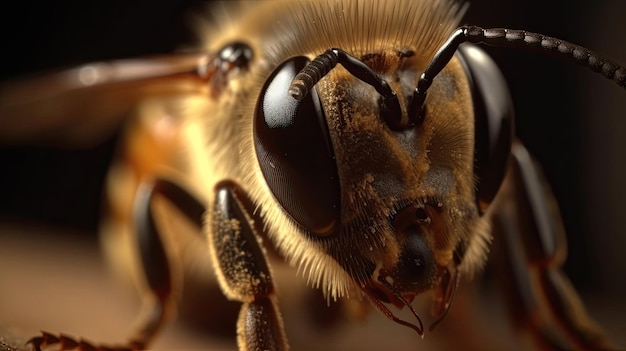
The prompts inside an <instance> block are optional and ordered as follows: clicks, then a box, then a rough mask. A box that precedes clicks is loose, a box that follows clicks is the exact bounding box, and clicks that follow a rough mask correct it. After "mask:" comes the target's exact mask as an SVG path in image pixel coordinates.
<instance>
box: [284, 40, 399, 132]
mask: <svg viewBox="0 0 626 351" xmlns="http://www.w3.org/2000/svg"><path fill="white" fill-rule="evenodd" d="M337 63H340V64H341V65H342V66H343V67H344V68H345V69H346V70H348V72H350V74H352V75H353V76H355V77H356V78H358V79H359V80H361V81H363V82H365V83H367V84H369V85H371V86H372V87H374V89H376V91H377V92H378V93H379V94H380V95H381V96H382V97H383V101H382V103H381V115H382V116H383V118H384V120H385V122H386V123H387V124H388V125H389V126H390V127H392V128H394V129H401V128H403V126H401V119H402V110H401V109H400V102H399V100H398V96H397V95H396V93H395V92H394V91H393V90H392V89H391V87H390V86H389V83H387V81H385V80H384V79H382V78H381V77H379V76H378V75H377V74H376V73H375V72H374V71H372V69H371V68H369V67H368V66H367V65H366V64H364V63H363V62H361V61H359V60H358V59H357V58H355V57H353V56H351V55H350V54H348V53H347V52H345V51H343V50H341V49H337V48H332V49H328V50H326V52H324V53H323V54H321V55H319V56H317V57H316V58H315V59H313V61H311V62H309V63H308V64H307V65H306V66H305V67H304V68H302V70H301V71H300V72H299V73H298V74H297V75H296V76H295V77H294V79H293V81H292V82H291V85H290V86H289V95H291V96H292V97H293V98H294V99H296V100H298V101H301V100H302V99H304V97H305V96H306V95H307V94H308V93H309V91H310V90H311V89H313V87H314V86H315V84H317V82H319V81H320V79H322V78H323V77H324V76H326V75H327V74H328V72H330V71H331V70H332V69H333V68H335V66H337Z"/></svg>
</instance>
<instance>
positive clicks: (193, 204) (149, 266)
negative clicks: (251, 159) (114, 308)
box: [28, 179, 205, 351]
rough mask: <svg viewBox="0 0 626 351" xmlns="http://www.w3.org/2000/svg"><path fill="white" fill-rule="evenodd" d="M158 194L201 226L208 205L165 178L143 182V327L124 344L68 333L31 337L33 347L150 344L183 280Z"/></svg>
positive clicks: (130, 350)
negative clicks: (158, 211) (158, 217)
mask: <svg viewBox="0 0 626 351" xmlns="http://www.w3.org/2000/svg"><path fill="white" fill-rule="evenodd" d="M155 196H162V197H164V198H166V199H167V200H168V201H169V202H171V203H172V204H173V205H175V206H176V207H177V208H179V209H180V210H181V213H183V214H184V215H185V216H187V217H188V218H189V219H190V220H191V221H192V223H195V224H196V225H197V226H198V228H200V227H201V225H202V218H203V214H204V212H205V206H204V205H202V204H201V203H200V202H199V201H198V200H197V199H196V198H195V197H194V196H192V195H191V194H190V193H189V192H187V190H185V189H183V188H182V187H180V186H179V185H177V184H176V183H173V182H171V181H168V180H165V179H157V180H155V181H150V182H143V183H142V184H141V186H140V187H139V188H138V190H137V195H136V199H135V205H134V216H135V217H134V220H135V225H136V230H135V234H136V236H137V243H138V245H137V246H138V248H139V260H140V262H141V267H142V271H143V273H144V277H145V283H146V285H147V288H148V289H147V290H148V292H147V294H146V296H145V297H144V307H143V308H144V310H143V311H142V312H144V313H143V314H142V317H143V318H142V319H140V321H139V328H138V329H137V331H136V332H135V333H134V334H132V335H131V337H130V339H129V341H128V343H127V344H126V345H121V346H109V345H106V346H105V345H95V344H93V343H91V342H88V341H85V340H75V339H73V338H72V337H69V336H66V335H59V336H57V335H53V334H50V333H46V332H43V333H42V335H40V336H37V337H34V338H32V339H30V340H29V341H28V344H30V345H31V346H32V348H33V350H36V351H39V350H42V349H44V348H46V347H47V346H49V345H56V346H58V349H59V350H79V351H82V350H89V351H101V350H102V351H135V350H143V349H145V348H147V347H148V345H149V344H150V342H151V341H152V340H153V339H154V337H155V336H156V335H157V333H158V332H159V331H160V330H161V328H162V327H163V326H164V325H165V324H166V323H167V321H168V320H169V319H170V317H171V316H172V314H173V312H174V310H175V292H176V291H177V290H178V285H179V283H178V282H177V281H176V279H173V278H174V277H179V276H180V274H179V272H172V270H176V269H177V266H176V265H172V264H171V263H170V259H169V257H168V256H169V255H168V252H167V248H166V245H165V242H164V241H163V239H164V238H163V237H162V236H161V234H160V233H159V230H158V228H157V225H156V222H155V219H154V216H153V213H152V209H151V205H152V203H153V201H154V198H155Z"/></svg>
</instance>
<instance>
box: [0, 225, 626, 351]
mask: <svg viewBox="0 0 626 351" xmlns="http://www.w3.org/2000/svg"><path fill="white" fill-rule="evenodd" d="M52 235H54V236H55V237H57V238H59V240H50V236H52ZM63 238H65V236H64V235H63V234H62V233H60V232H51V231H42V230H40V229H36V228H26V229H24V228H18V227H15V226H12V225H7V224H3V225H2V226H1V227H0V257H1V259H2V264H1V265H0V277H2V289H0V326H1V327H0V341H2V339H1V338H7V337H8V336H10V335H16V336H18V337H20V338H22V341H23V340H26V339H27V338H29V337H32V336H37V335H38V332H39V330H45V331H48V332H51V333H64V334H66V335H69V336H74V337H83V338H85V339H87V340H90V341H93V342H95V343H98V342H100V343H106V344H113V345H115V344H119V343H121V342H123V341H124V340H125V339H124V338H125V337H126V336H128V334H130V332H131V331H132V329H131V327H132V326H133V321H134V320H135V318H136V317H137V316H136V314H137V313H138V311H139V300H138V298H137V296H136V294H134V293H133V292H132V289H128V287H124V284H119V281H117V280H116V279H113V277H112V276H111V275H110V274H109V272H108V270H107V269H106V267H105V265H104V262H103V260H102V258H101V255H100V253H99V250H98V248H97V246H96V245H95V244H96V243H95V242H94V241H90V240H68V239H66V238H65V239H63ZM274 273H275V275H276V278H277V279H276V280H277V285H278V290H279V294H280V298H281V300H280V302H281V308H282V311H283V314H284V317H285V324H286V328H287V333H288V336H289V338H290V342H291V346H292V348H293V349H294V350H320V349H324V350H372V351H373V350H382V349H388V348H389V347H392V348H393V349H394V350H414V349H420V350H432V349H459V348H463V349H466V350H503V349H507V350H528V349H531V347H532V344H531V343H530V342H529V340H528V339H527V338H526V337H525V336H524V334H523V332H522V333H518V332H515V331H514V330H515V329H514V328H513V327H512V326H511V324H510V322H509V320H508V318H507V315H506V307H505V305H504V304H503V302H502V295H500V294H498V293H496V292H494V286H493V284H491V283H485V282H484V280H483V279H481V278H479V279H477V280H476V281H475V283H473V284H463V285H462V286H461V287H460V289H459V291H458V294H457V299H456V301H455V304H454V306H453V308H452V310H451V312H450V314H449V315H448V317H447V318H446V319H445V320H444V322H443V323H442V325H440V326H439V327H438V328H437V329H435V330H434V331H433V332H428V331H426V335H425V338H424V340H420V338H419V337H418V336H417V335H416V334H415V333H414V332H413V331H411V330H410V329H408V328H405V327H403V326H400V325H397V324H395V323H393V322H391V321H388V320H386V319H385V318H384V317H382V315H381V314H380V313H378V312H377V311H371V313H370V317H369V318H368V319H367V320H366V321H351V320H348V319H347V318H345V317H344V316H343V315H338V314H336V313H334V312H336V308H337V307H338V305H337V304H332V305H331V308H327V307H325V306H324V303H323V302H322V301H321V300H320V299H317V298H315V297H317V296H318V295H316V290H313V289H310V288H308V287H306V286H305V285H304V281H303V279H302V278H301V277H296V276H295V275H294V271H293V270H291V269H286V268H285V267H281V266H275V269H274ZM200 285H202V284H200ZM189 290H192V289H189ZM204 294H205V295H204V296H201V297H199V298H195V301H193V304H195V305H194V306H191V307H192V308H191V310H192V311H195V312H189V309H185V310H183V311H181V313H180V314H181V318H180V319H181V320H182V321H178V322H176V323H172V324H171V325H169V326H168V327H167V328H166V329H165V331H164V332H163V333H162V335H160V336H159V337H158V338H157V340H156V341H155V343H154V345H153V349H154V350H174V349H176V350H183V349H184V350H191V349H207V348H210V349H211V350H233V349H235V348H236V347H235V343H234V341H235V339H234V335H233V333H234V326H235V325H234V318H235V315H236V312H237V306H236V305H232V306H231V305H227V304H225V302H224V301H223V298H222V297H220V296H219V294H216V295H213V294H206V291H205V292H204ZM595 294H597V295H595V296H589V295H587V296H585V298H586V300H587V301H588V302H589V307H590V310H591V313H592V314H593V315H594V316H595V317H597V319H598V321H599V322H601V323H602V324H603V325H604V326H606V328H607V330H608V331H609V333H610V334H611V336H612V337H613V339H614V340H615V341H616V342H617V343H618V344H619V345H626V340H624V334H623V326H624V319H625V318H626V317H624V316H626V309H625V308H624V304H623V303H622V301H621V300H620V299H619V297H618V296H613V295H611V294H610V293H609V294H607V293H604V292H595ZM192 295H193V294H191V295H186V296H192ZM596 297H597V298H596ZM187 302H189V301H187ZM423 302H424V303H418V304H416V308H417V310H418V312H419V313H420V314H421V316H422V318H423V319H424V321H425V324H426V325H427V326H428V325H429V324H430V323H429V321H432V319H431V318H430V317H429V316H428V314H429V305H428V303H429V298H425V299H423ZM216 304H218V305H222V306H221V307H220V306H215V305H216ZM205 305H206V306H209V307H206V306H205ZM210 306H213V307H210ZM223 306H229V307H228V308H224V307H223ZM231 307H232V308H231ZM333 308H335V310H333ZM211 310H212V311H213V315H211V316H206V315H204V313H205V312H206V311H211ZM207 313H210V312H207ZM194 314H195V316H194ZM402 316H403V318H407V319H408V320H411V319H410V318H411V317H410V315H406V314H403V315H402ZM205 317H210V318H209V319H212V320H213V321H217V323H206V322H202V323H204V324H202V325H198V323H200V322H198V321H199V320H205V319H206V318H205ZM190 319H194V320H196V322H195V323H191V322H190ZM18 340H19V339H18ZM0 345H2V344H0ZM14 346H16V345H14ZM17 346H20V345H17ZM0 350H2V349H1V348H0ZM6 350H12V349H11V348H6ZM2 351H5V350H2Z"/></svg>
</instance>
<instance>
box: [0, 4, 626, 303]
mask: <svg viewBox="0 0 626 351" xmlns="http://www.w3.org/2000/svg"><path fill="white" fill-rule="evenodd" d="M201 4H202V3H200V2H198V1H191V0H185V1H171V2H152V1H145V0H144V1H134V2H127V1H123V0H109V1H100V0H98V1H90V2H82V1H70V2H64V3H63V5H58V4H55V3H49V2H41V3H39V4H37V3H35V4H32V3H26V2H23V3H18V2H12V3H5V4H4V5H1V6H2V10H1V11H0V13H1V15H0V26H1V27H0V33H2V36H1V37H2V41H1V42H0V45H1V46H2V50H1V51H2V54H1V55H0V57H1V60H2V65H1V66H0V79H1V80H6V79H9V78H13V77H19V76H22V75H26V74H32V73H35V72H40V71H45V70H50V69H54V68H62V67H71V66H73V65H77V64H80V63H84V62H89V61H95V60H103V59H113V58H124V57H133V56H141V55H146V54H152V53H167V52H171V51H173V50H174V49H175V48H176V47H178V46H179V44H180V43H188V42H190V41H193V36H190V35H189V34H190V33H191V31H190V28H189V26H187V25H186V23H187V22H186V20H185V18H186V17H185V16H186V14H188V13H189V12H190V11H197V10H201V9H203V8H204V7H203V6H202V5H201ZM624 7H625V5H624V1H621V0H612V1H604V2H602V3H601V4H600V3H599V2H594V1H544V0H527V1H497V0H482V1H481V0H477V1H474V2H473V3H472V4H471V6H470V10H469V13H468V15H467V16H466V21H465V22H466V23H468V24H476V25H479V26H483V27H509V28H516V29H527V30H530V31H534V32H540V33H544V34H548V35H551V36H555V37H560V38H564V39H567V40H570V41H573V42H575V43H578V44H581V45H583V46H587V47H590V48H592V49H595V50H598V51H599V52H601V53H604V54H606V55H608V56H611V57H613V58H615V59H617V60H618V61H621V62H626V49H625V47H624V45H623V43H624V42H625V41H626V34H624V33H626V29H624V23H623V22H624V21H623V18H621V15H622V14H624V13H626V9H625V8H624ZM619 26H621V29H620V28H619ZM489 52H490V53H491V54H492V55H493V56H494V58H495V59H496V61H497V62H498V63H499V64H500V66H501V68H502V69H503V71H504V72H505V75H506V77H507V80H508V81H509V83H510V84H511V91H512V93H513V95H514V100H515V102H516V111H517V116H518V119H517V131H518V135H519V136H520V138H521V139H522V140H523V141H524V143H525V144H526V145H527V147H528V148H529V149H530V150H531V152H532V153H533V154H534V155H535V156H536V157H537V159H538V160H539V161H540V162H541V163H542V164H543V166H544V169H545V172H546V175H547V177H548V179H549V180H550V182H551V184H552V185H553V188H554V191H555V193H556V195H557V198H558V201H559V204H560V206H561V210H562V214H563V217H564V221H565V225H566V229H567V231H568V233H569V238H570V259H569V261H568V263H567V270H568V272H569V273H570V275H572V276H573V278H574V282H575V283H576V284H577V285H578V286H580V287H581V288H582V289H586V288H590V287H593V286H596V285H597V284H601V286H606V287H607V288H611V289H618V291H619V289H621V291H624V290H626V288H625V287H624V285H623V284H620V283H619V281H620V280H621V279H616V276H618V277H619V276H623V273H622V272H621V270H620V267H622V266H623V265H624V262H623V255H622V254H621V251H622V250H623V249H624V248H626V242H625V241H626V239H625V238H626V236H625V235H624V234H625V230H624V224H622V223H621V222H622V221H621V216H622V213H624V211H623V210H624V207H625V206H624V204H623V203H624V201H623V200H622V199H623V195H626V194H624V193H625V192H626V190H625V188H626V187H625V186H624V185H623V183H622V179H624V175H625V173H626V171H625V170H624V162H623V161H624V155H626V153H625V152H624V147H625V146H624V142H622V141H621V140H622V139H624V138H622V137H621V135H622V134H623V132H624V131H626V126H624V121H623V119H624V118H623V117H624V115H625V114H626V105H625V103H624V100H626V98H625V97H626V95H624V91H622V90H620V89H619V88H617V87H615V86H614V84H613V83H610V82H608V81H605V80H604V78H602V77H600V76H596V75H594V74H592V73H589V72H587V71H585V70H583V69H580V68H578V67H574V66H570V65H563V64H561V63H558V62H554V61H551V60H548V59H543V58H538V57H536V56H534V55H530V54H524V53H519V52H510V51H507V50H501V49H490V50H489ZM114 143H115V136H113V137H111V138H110V140H108V141H106V142H105V143H103V144H102V145H98V146H96V147H93V148H89V149H86V150H61V149H56V148H54V147H35V146H4V147H2V148H0V161H1V163H0V164H1V166H0V218H2V219H5V220H11V221H18V222H21V223H24V224H41V225H44V226H48V225H50V226H57V227H59V226H61V227H70V228H74V229H79V230H81V231H83V232H90V233H93V232H95V230H96V228H97V220H98V215H99V205H100V201H101V199H100V196H101V189H102V181H103V178H104V175H105V172H106V169H107V167H108V163H109V162H110V159H111V155H112V152H113V145H114ZM620 143H621V144H620Z"/></svg>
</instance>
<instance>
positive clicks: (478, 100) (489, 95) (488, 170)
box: [459, 44, 514, 213]
mask: <svg viewBox="0 0 626 351" xmlns="http://www.w3.org/2000/svg"><path fill="white" fill-rule="evenodd" d="M459 52H460V57H461V59H462V62H463V63H464V65H465V71H466V73H467V75H468V77H469V79H470V85H471V89H472V100H473V104H474V118H475V121H474V124H475V134H476V136H475V138H476V139H475V148H476V160H475V163H474V169H475V173H476V176H477V178H478V187H477V190H476V201H477V202H478V207H479V209H480V210H481V212H483V213H484V211H486V209H487V207H488V206H489V204H490V203H491V201H492V200H493V198H494V197H495V196H496V194H497V193H498V190H499V189H500V185H501V184H502V181H503V179H504V175H505V172H506V168H507V163H508V159H509V154H510V153H511V143H512V140H513V134H514V130H513V125H514V112H513V103H512V99H511V96H510V94H509V89H508V87H507V84H506V81H505V79H504V77H503V76H502V73H501V72H500V70H499V69H498V67H497V65H496V64H495V62H494V61H493V60H492V59H491V58H490V57H489V56H487V54H486V53H485V52H484V51H483V50H481V49H479V48H478V47H477V46H475V45H468V44H465V45H461V46H460V47H459Z"/></svg>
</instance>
